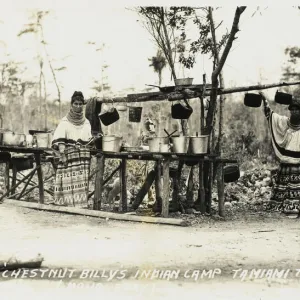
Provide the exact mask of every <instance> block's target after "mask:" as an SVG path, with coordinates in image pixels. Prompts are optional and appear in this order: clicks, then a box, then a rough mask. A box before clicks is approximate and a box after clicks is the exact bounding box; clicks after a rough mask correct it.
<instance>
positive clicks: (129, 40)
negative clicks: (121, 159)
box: [0, 0, 300, 101]
mask: <svg viewBox="0 0 300 300" xmlns="http://www.w3.org/2000/svg"><path fill="white" fill-rule="evenodd" d="M1 2H2V4H1ZM139 3H140V4H139V5H143V3H144V2H143V1H139ZM184 3H185V4H184V5H188V4H189V3H190V2H184ZM211 3H212V5H213V3H214V2H211ZM229 3H230V5H228V4H229ZM252 3H253V2H252ZM260 3H261V4H260V10H259V12H256V13H255V14H254V12H255V11H256V9H257V5H256V4H255V2H254V4H252V5H249V6H248V7H247V9H246V10H245V12H244V13H243V14H242V16H241V19H240V26H239V27H240V32H239V33H238V34H237V39H236V40H235V41H234V43H233V46H232V50H231V52H230V54H229V56H228V59H227V61H226V64H225V66H224V77H225V84H226V87H228V88H229V87H233V86H247V85H252V84H257V83H258V82H260V83H274V82H279V81H280V78H281V73H282V67H283V65H284V63H285V62H286V61H287V57H286V56H285V54H284V50H285V48H286V47H289V46H300V36H299V34H298V28H299V26H300V10H297V9H296V8H295V7H292V5H285V6H278V5H275V4H274V2H273V4H270V3H268V2H267V1H265V2H264V1H262V2H260ZM0 4H1V7H2V9H1V11H0V41H2V42H0V61H1V62H3V61H5V60H6V59H7V55H8V54H9V57H10V58H11V59H13V60H16V61H19V62H22V66H23V67H26V68H27V70H26V72H25V73H24V76H25V77H28V78H32V77H37V76H38V74H39V66H38V63H37V61H36V60H34V59H33V58H34V57H35V56H36V55H37V47H36V41H35V38H34V35H32V34H27V35H23V36H21V37H18V36H17V35H18V33H19V32H20V31H21V30H22V29H23V28H24V25H25V24H28V23H30V18H29V17H30V15H31V13H32V11H34V9H47V10H50V14H49V15H48V16H47V17H45V20H44V23H43V24H44V34H45V40H46V41H47V47H48V52H49V55H50V57H51V59H52V61H53V65H54V67H56V68H59V67H62V66H64V67H66V69H65V70H64V71H60V72H59V73H58V75H57V76H58V79H59V83H60V85H62V89H61V91H62V99H63V100H66V101H67V100H68V99H70V96H71V95H72V93H73V91H74V90H81V91H82V92H83V93H84V95H85V96H86V97H89V96H94V95H95V91H93V90H92V89H91V88H92V86H93V85H94V80H98V81H99V80H100V79H101V74H102V73H101V65H102V64H103V63H104V64H106V65H108V67H107V68H106V69H105V72H104V73H103V74H104V76H105V77H107V79H105V80H107V81H108V83H109V85H110V86H111V87H112V92H113V94H115V95H119V94H120V93H121V91H124V89H126V88H127V89H129V88H134V89H135V91H136V92H138V91H142V90H143V89H144V88H145V84H158V76H157V74H155V73H154V72H153V70H152V68H150V67H149V61H148V58H150V57H152V56H154V55H155V54H156V51H157V47H156V45H155V43H153V41H152V40H151V37H150V35H149V33H148V32H147V31H146V30H145V29H144V28H143V26H142V25H141V22H140V21H138V16H137V14H136V13H135V12H134V11H132V7H133V6H134V5H136V4H137V3H134V2H127V1H126V2H118V1H110V2H109V4H107V1H106V2H105V4H104V2H103V1H94V0H86V1H74V0H73V1H71V0H65V1H32V0H27V1H21V0H11V1H10V2H6V1H5V2H4V1H2V0H0ZM148 4H149V3H148ZM164 4H165V5H183V4H182V3H181V4H180V3H178V2H177V1H175V2H174V1H172V2H164ZM193 4H194V3H192V2H191V5H193ZM228 4H227V5H226V6H225V7H220V8H219V9H218V10H216V11H215V23H216V24H219V22H220V21H221V20H223V23H222V25H221V26H220V28H219V29H218V32H217V34H218V37H219V38H220V37H221V36H222V34H224V33H225V32H226V31H230V29H231V25H232V21H233V16H234V12H235V3H233V2H228ZM291 4H292V3H291ZM144 5H147V3H145V4H144ZM151 5H155V2H151ZM197 5H199V3H198V4H197ZM203 5H205V3H203ZM216 5H218V3H216ZM253 14H254V15H253ZM193 34H195V32H194V31H193V29H192V28H191V29H190V35H191V36H193ZM89 42H93V43H95V44H89ZM103 44H105V47H104V50H103V51H96V49H99V48H100V47H101V45H103ZM211 68H212V65H211V61H210V60H209V57H208V56H207V55H201V54H199V55H198V56H197V63H196V65H195V66H194V68H193V69H192V70H185V74H184V75H185V76H189V77H193V78H194V83H202V74H203V73H206V74H207V78H208V81H210V76H211ZM178 70H179V69H178ZM45 75H46V79H47V87H48V92H49V93H50V94H51V97H53V98H55V97H56V90H55V85H54V82H53V80H52V77H51V73H50V69H49V68H48V66H47V65H45ZM179 76H182V73H181V72H179ZM169 84H171V78H170V71H169V69H166V70H165V71H164V73H163V83H162V85H163V86H164V85H169ZM273 92H274V89H272V90H270V91H269V93H273ZM128 93H130V91H128ZM51 97H50V98H51Z"/></svg>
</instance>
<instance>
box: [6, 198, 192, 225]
mask: <svg viewBox="0 0 300 300" xmlns="http://www.w3.org/2000/svg"><path fill="white" fill-rule="evenodd" d="M5 203H6V204H10V205H13V206H19V207H26V208H32V209H38V210H46V211H54V212H63V213H69V214H70V213H71V214H75V215H83V216H91V217H98V218H104V219H112V220H121V221H132V222H143V223H154V224H165V225H176V226H188V225H189V222H188V221H185V220H182V219H171V218H156V217H144V216H133V215H127V214H117V213H112V212H104V211H96V210H89V209H83V208H76V207H66V206H56V205H45V204H40V203H32V202H25V201H17V200H11V199H6V200H5Z"/></svg>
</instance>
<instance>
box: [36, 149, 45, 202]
mask: <svg viewBox="0 0 300 300" xmlns="http://www.w3.org/2000/svg"><path fill="white" fill-rule="evenodd" d="M34 156H35V163H36V165H37V167H38V168H37V175H38V181H39V196H40V198H39V203H42V204H43V203H44V182H43V170H42V166H41V154H40V153H35V154H34Z"/></svg>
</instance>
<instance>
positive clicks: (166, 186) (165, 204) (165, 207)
mask: <svg viewBox="0 0 300 300" xmlns="http://www.w3.org/2000/svg"><path fill="white" fill-rule="evenodd" d="M162 164H163V196H162V209H161V216H162V217H164V218H167V217H168V215H169V196H170V183H169V179H170V177H169V166H170V162H169V160H168V159H166V160H164V161H163V163H162Z"/></svg>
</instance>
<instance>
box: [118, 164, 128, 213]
mask: <svg viewBox="0 0 300 300" xmlns="http://www.w3.org/2000/svg"><path fill="white" fill-rule="evenodd" d="M126 173H127V164H126V159H122V162H121V168H120V185H121V197H120V203H119V211H121V212H125V211H127V178H126V177H127V176H126Z"/></svg>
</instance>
